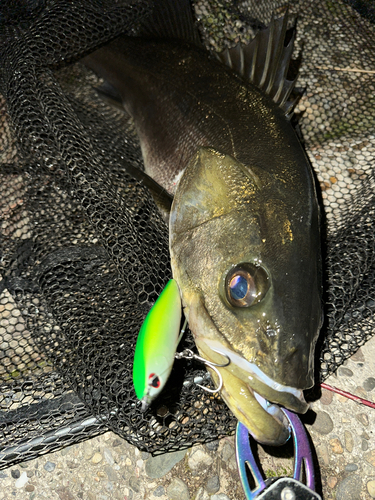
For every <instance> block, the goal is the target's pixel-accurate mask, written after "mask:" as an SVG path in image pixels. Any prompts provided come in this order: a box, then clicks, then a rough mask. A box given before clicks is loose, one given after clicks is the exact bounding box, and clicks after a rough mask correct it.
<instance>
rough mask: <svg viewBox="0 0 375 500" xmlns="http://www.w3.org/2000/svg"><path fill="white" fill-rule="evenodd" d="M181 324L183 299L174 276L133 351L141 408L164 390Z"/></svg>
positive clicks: (150, 313) (142, 328)
mask: <svg viewBox="0 0 375 500" xmlns="http://www.w3.org/2000/svg"><path fill="white" fill-rule="evenodd" d="M180 324H181V298H180V291H179V288H178V285H177V283H176V281H175V280H174V279H171V280H170V281H168V283H167V285H166V286H165V288H164V290H163V291H162V293H161V294H160V296H159V297H158V299H157V301H156V302H155V304H154V305H153V307H152V308H151V310H150V311H149V313H148V314H147V316H146V319H145V320H144V322H143V324H142V327H141V329H140V331H139V335H138V339H137V343H136V346H135V353H134V364H133V384H134V389H135V393H136V395H137V398H138V399H140V400H141V401H142V408H143V409H146V408H147V406H148V405H149V404H150V403H151V402H152V400H153V399H155V398H156V397H157V396H158V394H159V393H160V392H161V391H162V389H163V387H164V386H165V383H166V381H167V380H168V377H169V375H170V373H171V370H172V366H173V362H174V358H175V353H176V349H177V345H178V342H179V333H180Z"/></svg>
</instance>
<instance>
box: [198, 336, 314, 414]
mask: <svg viewBox="0 0 375 500" xmlns="http://www.w3.org/2000/svg"><path fill="white" fill-rule="evenodd" d="M205 344H206V345H207V346H208V347H209V348H210V349H211V350H213V351H215V352H217V353H218V354H220V355H222V356H225V357H228V358H229V359H230V360H231V363H230V365H229V368H230V366H231V364H233V365H234V366H235V367H238V368H239V369H240V370H242V372H245V373H248V374H249V376H248V379H247V380H244V379H243V378H240V377H238V376H237V374H234V375H235V376H237V378H240V379H241V380H243V381H244V382H245V384H246V386H247V387H248V389H249V390H250V391H251V392H252V393H253V394H254V396H255V397H256V396H260V398H263V399H264V400H265V401H266V402H267V403H270V404H271V405H279V406H283V407H285V408H287V409H288V410H291V411H294V412H296V413H306V411H307V410H308V409H309V405H308V403H306V401H305V397H304V395H303V390H302V389H297V388H296V387H290V386H286V385H283V384H281V383H279V382H276V381H275V380H273V379H272V378H271V377H269V376H268V375H266V374H265V373H263V372H262V370H261V369H260V368H259V367H258V366H256V365H255V364H254V363H250V362H249V361H247V360H246V359H245V358H243V357H242V356H240V355H239V354H237V353H236V352H234V351H232V350H231V349H228V348H227V347H226V346H223V344H221V343H220V342H219V341H216V340H211V339H205ZM233 365H232V366H233ZM256 399H257V401H258V403H259V400H258V398H257V397H256ZM259 404H261V403H259ZM261 406H263V405H262V404H261ZM263 408H264V410H265V411H267V408H265V407H264V406H263ZM267 413H269V411H267ZM280 413H282V412H281V410H280ZM280 417H281V415H280ZM281 418H282V417H281ZM283 420H284V419H283Z"/></svg>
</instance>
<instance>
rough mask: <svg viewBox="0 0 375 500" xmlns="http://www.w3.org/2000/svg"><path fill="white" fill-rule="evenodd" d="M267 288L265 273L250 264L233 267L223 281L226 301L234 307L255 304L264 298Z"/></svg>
mask: <svg viewBox="0 0 375 500" xmlns="http://www.w3.org/2000/svg"><path fill="white" fill-rule="evenodd" d="M268 287H269V284H268V275H267V273H266V271H265V270H264V269H263V268H262V267H259V266H254V265H253V264H250V263H243V264H239V265H238V266H236V267H234V268H233V269H231V270H230V271H229V273H228V274H227V276H226V279H225V289H226V296H227V300H228V302H229V303H230V304H231V305H232V306H234V307H249V306H251V305H253V304H256V303H257V302H259V301H260V300H261V299H262V298H263V297H264V295H265V293H266V292H267V290H268Z"/></svg>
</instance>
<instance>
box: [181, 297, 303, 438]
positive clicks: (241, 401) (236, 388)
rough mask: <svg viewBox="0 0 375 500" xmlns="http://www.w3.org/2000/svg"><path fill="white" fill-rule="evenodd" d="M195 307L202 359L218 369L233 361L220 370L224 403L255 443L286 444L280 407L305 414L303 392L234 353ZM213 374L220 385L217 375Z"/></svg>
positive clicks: (193, 317) (195, 329)
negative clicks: (228, 361) (275, 378)
mask: <svg viewBox="0 0 375 500" xmlns="http://www.w3.org/2000/svg"><path fill="white" fill-rule="evenodd" d="M191 305H192V304H191ZM195 305H196V306H198V307H197V308H196V307H190V308H189V309H190V310H189V325H190V328H191V330H192V332H193V334H194V337H195V342H196V345H197V347H198V350H199V352H200V354H201V356H202V357H204V358H205V359H207V360H208V361H210V362H212V363H215V364H216V365H220V364H223V362H225V360H227V359H228V358H229V359H230V363H229V364H228V365H227V366H222V367H220V366H219V367H217V370H218V371H219V372H220V376H221V378H222V382H223V383H222V389H221V391H220V393H221V396H222V398H223V400H224V401H225V402H226V404H227V406H228V407H229V409H230V410H231V411H232V413H233V414H234V416H235V417H236V418H237V419H238V420H239V421H240V422H241V423H242V424H243V425H245V427H246V428H247V429H248V430H249V432H250V433H251V434H252V436H253V437H254V438H255V440H256V441H258V442H259V443H262V444H267V445H271V446H280V445H282V444H284V443H285V442H286V441H287V440H288V439H289V437H290V427H289V422H288V419H287V418H286V416H285V414H284V413H283V412H282V410H281V408H280V407H285V408H287V409H288V410H291V411H294V412H296V413H305V412H306V411H307V410H308V408H309V405H308V404H307V403H306V401H305V398H304V395H303V391H302V390H301V389H297V388H295V387H290V386H286V385H283V384H281V383H279V382H277V381H275V380H273V379H272V378H270V377H269V376H268V375H266V374H265V373H263V371H262V370H261V369H260V368H259V367H258V366H257V365H255V364H254V363H250V362H249V361H247V360H246V359H245V358H243V357H242V356H241V355H239V354H238V353H237V352H235V351H233V350H232V349H231V347H230V345H229V344H228V343H227V342H226V340H225V338H223V336H222V335H221V334H220V333H219V332H218V331H217V329H216V327H215V325H214V324H213V322H212V320H211V318H210V317H209V315H208V313H207V310H206V308H205V307H204V306H203V304H202V303H200V304H199V305H198V304H197V303H195ZM198 332H199V333H198ZM223 358H224V359H223ZM208 369H209V370H210V368H209V366H208ZM210 372H211V376H212V377H213V379H214V380H215V382H216V383H219V379H218V375H217V374H216V373H215V372H214V371H213V370H210Z"/></svg>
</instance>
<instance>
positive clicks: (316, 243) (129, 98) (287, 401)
mask: <svg viewBox="0 0 375 500" xmlns="http://www.w3.org/2000/svg"><path fill="white" fill-rule="evenodd" d="M287 23H288V14H287V13H286V14H285V15H284V17H282V18H280V19H273V20H272V21H271V23H270V25H269V27H268V28H267V29H265V30H261V31H260V32H259V33H258V34H257V36H256V37H255V38H254V40H253V41H252V42H250V44H248V45H242V44H238V45H237V46H235V47H234V48H232V49H227V50H225V51H224V52H222V53H221V54H218V55H213V54H211V53H210V52H209V51H208V50H206V49H205V48H204V47H203V45H202V43H201V41H200V37H199V33H198V31H197V28H196V25H195V22H194V16H193V11H192V7H191V5H190V2H189V1H188V0H180V1H178V2H177V1H175V0H159V1H158V2H155V5H154V13H153V15H152V16H151V18H150V20H149V22H148V23H145V24H144V25H143V27H142V28H141V30H140V31H139V32H138V33H136V35H135V36H120V37H118V38H117V39H115V40H113V41H112V42H110V43H109V44H107V45H104V46H103V47H101V48H100V49H98V50H97V51H95V52H94V53H92V54H90V55H88V56H87V57H86V58H85V59H84V61H83V62H84V64H86V66H87V67H89V68H91V69H92V70H93V71H94V72H95V73H96V74H97V75H99V76H100V77H102V78H103V79H104V80H105V81H106V84H107V85H109V86H110V87H111V89H112V90H113V91H112V95H111V99H112V100H113V99H114V100H116V101H117V102H118V104H119V105H121V106H122V107H123V109H124V112H126V113H127V114H129V115H130V116H131V117H132V119H133V122H134V125H135V129H136V132H137V134H138V137H139V141H140V145H141V150H142V155H143V160H144V166H145V172H144V173H140V174H139V175H140V178H142V176H144V177H145V178H147V177H151V178H152V179H153V181H154V182H156V183H157V184H158V185H160V186H161V188H160V190H161V191H162V190H164V191H165V192H166V193H167V194H168V196H169V197H170V198H169V199H170V200H171V196H173V201H172V202H171V204H170V205H169V206H170V213H169V245H170V255H171V267H172V274H173V278H174V279H175V280H176V282H177V285H178V287H179V290H180V295H181V301H182V305H183V312H184V315H185V317H186V318H187V320H188V323H189V328H190V330H191V332H192V333H193V335H194V339H195V343H196V346H197V348H198V351H199V353H200V356H201V357H202V358H204V359H206V360H207V361H208V362H211V363H212V364H216V365H221V367H220V368H218V370H219V372H220V376H221V379H222V389H221V397H222V398H223V400H224V401H225V402H226V404H227V405H228V407H229V408H230V410H231V411H232V412H233V414H234V415H235V417H236V418H237V419H238V420H239V421H240V422H241V423H243V424H244V425H245V426H246V427H247V429H248V430H249V432H250V433H251V434H252V435H253V436H254V438H255V439H256V440H257V441H258V442H260V443H264V444H270V445H281V444H283V443H284V442H285V441H286V440H287V439H288V438H289V434H290V433H289V428H288V422H287V421H286V419H285V416H284V414H283V412H282V411H281V410H280V407H285V408H287V409H289V410H291V411H294V412H297V413H304V412H306V411H307V409H308V404H307V403H306V401H305V398H304V394H303V391H304V390H305V389H308V388H310V387H312V386H313V385H314V351H315V344H316V341H317V337H318V334H319V331H320V328H321V324H322V298H321V295H322V278H321V267H322V264H321V241H320V240H321V238H320V215H319V204H318V199H317V192H316V186H315V180H314V175H313V172H312V168H311V165H310V163H309V161H308V159H307V156H306V153H305V151H304V149H303V147H302V145H301V142H300V140H299V138H298V136H297V134H296V131H295V129H294V127H293V126H292V124H291V121H290V115H291V112H292V108H293V104H292V103H291V97H290V96H291V92H292V89H293V87H294V85H295V81H294V80H289V79H288V78H287V72H288V67H289V62H290V59H291V54H292V50H293V36H292V37H291V39H290V41H289V42H287V43H285V37H286V33H287ZM228 359H229V360H230V363H229V364H228V363H226V360H228ZM208 366H209V365H208ZM209 370H210V368H209ZM210 373H211V376H212V377H213V379H214V381H215V382H216V383H217V382H218V375H217V373H216V372H215V371H214V370H210Z"/></svg>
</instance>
